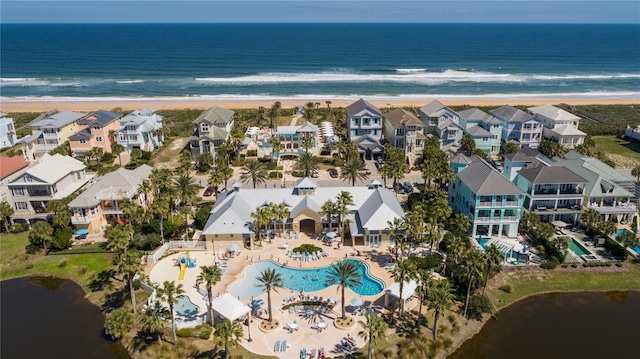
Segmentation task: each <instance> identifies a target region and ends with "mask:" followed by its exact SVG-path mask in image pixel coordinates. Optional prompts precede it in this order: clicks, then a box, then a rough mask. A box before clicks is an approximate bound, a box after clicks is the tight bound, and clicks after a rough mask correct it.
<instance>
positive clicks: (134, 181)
mask: <svg viewBox="0 0 640 359" xmlns="http://www.w3.org/2000/svg"><path fill="white" fill-rule="evenodd" d="M151 170H152V168H151V167H150V166H147V165H142V166H140V167H137V168H136V169H133V170H127V169H124V168H119V169H118V170H116V171H114V172H110V173H107V174H106V175H104V176H102V177H100V178H98V179H97V180H96V181H95V182H94V183H93V184H92V185H91V186H90V187H89V188H87V189H86V190H85V191H84V192H82V193H81V194H80V195H79V196H78V197H76V198H75V199H74V200H73V201H71V202H70V203H69V205H68V206H69V209H70V210H71V213H72V216H71V223H72V224H73V225H74V226H75V228H76V230H78V229H87V230H88V231H89V233H91V234H93V233H100V232H102V231H103V230H104V229H105V228H106V227H107V224H108V223H109V222H113V221H116V220H118V219H120V216H121V215H123V214H124V212H123V211H122V208H121V207H120V204H121V203H122V201H123V200H124V199H125V198H127V199H129V200H131V201H132V202H133V203H134V204H135V205H136V206H138V207H143V208H144V207H147V206H148V205H150V201H151V200H152V197H151V195H150V194H146V193H139V192H138V187H139V186H140V184H141V183H142V182H143V181H145V180H149V175H150V174H151Z"/></svg>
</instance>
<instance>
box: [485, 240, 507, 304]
mask: <svg viewBox="0 0 640 359" xmlns="http://www.w3.org/2000/svg"><path fill="white" fill-rule="evenodd" d="M484 259H485V267H484V284H483V285H482V295H485V291H486V290H487V282H488V281H489V277H490V276H491V275H492V274H494V273H497V272H499V271H500V263H502V252H500V250H499V249H498V247H496V245H495V244H493V243H491V244H490V245H489V247H488V248H485V252H484Z"/></svg>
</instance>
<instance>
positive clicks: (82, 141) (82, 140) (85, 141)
mask: <svg viewBox="0 0 640 359" xmlns="http://www.w3.org/2000/svg"><path fill="white" fill-rule="evenodd" d="M78 142H80V143H81V144H85V143H87V140H85V139H84V138H83V139H81V140H79V141H78Z"/></svg>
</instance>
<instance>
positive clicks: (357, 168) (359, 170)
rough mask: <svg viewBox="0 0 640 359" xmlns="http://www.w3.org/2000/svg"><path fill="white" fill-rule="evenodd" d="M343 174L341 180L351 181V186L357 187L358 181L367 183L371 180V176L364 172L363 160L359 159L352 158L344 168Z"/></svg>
mask: <svg viewBox="0 0 640 359" xmlns="http://www.w3.org/2000/svg"><path fill="white" fill-rule="evenodd" d="M341 169H342V173H341V174H340V178H341V179H342V180H343V181H344V180H350V181H351V186H353V187H355V185H356V181H363V182H364V181H366V180H367V179H369V175H368V174H366V172H364V166H363V164H362V160H361V159H360V158H359V157H354V158H351V159H350V160H349V161H347V163H345V164H344V166H342V168H341Z"/></svg>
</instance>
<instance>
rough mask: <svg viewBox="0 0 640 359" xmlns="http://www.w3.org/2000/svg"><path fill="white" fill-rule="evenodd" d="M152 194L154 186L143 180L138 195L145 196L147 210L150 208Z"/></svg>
mask: <svg viewBox="0 0 640 359" xmlns="http://www.w3.org/2000/svg"><path fill="white" fill-rule="evenodd" d="M152 192H153V186H151V182H149V181H147V180H143V181H142V182H141V183H140V185H138V194H141V195H142V196H144V205H145V208H147V209H148V208H149V206H150V201H149V196H150V195H151V193H152Z"/></svg>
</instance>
